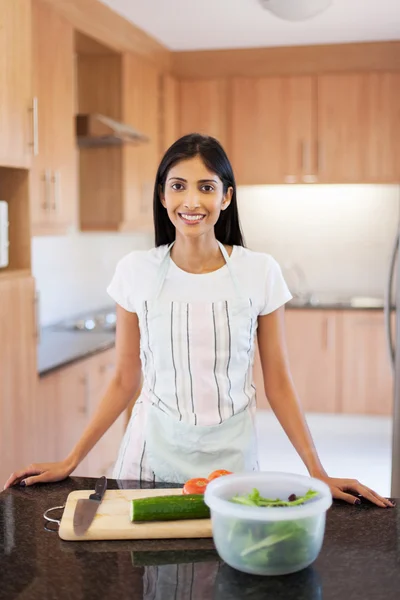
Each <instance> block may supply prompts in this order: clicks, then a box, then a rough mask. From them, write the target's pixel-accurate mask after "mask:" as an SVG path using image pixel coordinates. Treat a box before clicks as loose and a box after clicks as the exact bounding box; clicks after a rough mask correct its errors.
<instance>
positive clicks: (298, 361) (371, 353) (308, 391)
mask: <svg viewBox="0 0 400 600" xmlns="http://www.w3.org/2000/svg"><path fill="white" fill-rule="evenodd" d="M285 324H286V341H287V347H288V354H289V361H290V369H291V373H292V376H293V380H294V384H295V387H296V390H297V392H298V394H299V397H300V401H301V404H302V407H303V409H304V411H305V412H317V413H345V414H364V415H368V414H369V415H391V413H392V391H393V377H392V373H391V370H390V364H389V358H388V353H387V350H386V340H385V327H384V315H383V311H380V310H376V311H375V310H340V311H334V310H317V309H310V310H306V309H304V310H302V309H296V310H290V309H287V310H286V314H285ZM254 383H255V385H256V388H257V404H258V407H259V408H269V403H268V399H267V398H266V396H265V392H264V381H263V375H262V369H261V363H260V358H259V354H258V351H257V352H256V356H255V361H254Z"/></svg>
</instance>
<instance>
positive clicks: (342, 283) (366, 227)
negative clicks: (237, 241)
mask: <svg viewBox="0 0 400 600" xmlns="http://www.w3.org/2000/svg"><path fill="white" fill-rule="evenodd" d="M238 199H239V210H240V216H241V221H242V226H243V230H244V234H245V238H246V242H247V245H248V246H249V247H250V248H251V249H253V250H259V251H263V252H269V253H270V254H272V255H273V256H274V257H275V258H276V259H277V260H278V262H279V263H280V265H281V266H282V268H283V270H284V272H285V273H286V276H287V280H288V283H289V286H292V289H293V287H294V286H295V285H297V283H298V279H297V278H296V277H295V276H294V275H293V271H290V270H289V265H290V263H293V262H295V263H297V264H298V265H300V266H301V268H302V269H303V271H304V273H305V275H306V279H307V282H308V286H309V288H310V289H311V291H312V292H314V293H317V294H319V296H320V298H321V299H322V298H324V297H331V296H335V297H338V296H344V297H347V296H351V295H363V296H365V295H368V296H377V297H382V296H383V293H384V289H385V285H386V278H387V272H388V266H389V257H390V254H391V250H392V246H393V241H394V236H395V232H396V230H397V227H398V222H399V202H400V187H399V186H395V185H393V186H391V185H381V186H378V185H374V186H372V185H369V186H368V185H353V186H349V185H329V186H328V185H316V186H313V185H305V186H269V187H243V188H240V189H239V193H238Z"/></svg>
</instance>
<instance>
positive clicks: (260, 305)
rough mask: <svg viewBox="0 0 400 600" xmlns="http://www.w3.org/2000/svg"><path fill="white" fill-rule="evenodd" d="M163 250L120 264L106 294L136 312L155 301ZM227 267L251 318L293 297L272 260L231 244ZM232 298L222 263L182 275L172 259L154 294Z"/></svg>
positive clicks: (198, 299) (178, 298)
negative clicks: (250, 308)
mask: <svg viewBox="0 0 400 600" xmlns="http://www.w3.org/2000/svg"><path fill="white" fill-rule="evenodd" d="M166 251H167V246H159V247H158V248H153V249H152V250H148V251H133V252H130V254H127V255H126V256H124V257H123V258H122V259H121V260H120V261H119V263H118V264H117V268H116V271H115V274H114V277H113V279H112V281H111V283H110V285H109V286H108V288H107V292H108V293H109V295H110V296H111V298H112V299H113V300H115V302H117V304H119V305H120V306H122V308H124V309H125V310H127V311H129V312H134V313H137V312H138V311H139V309H140V306H141V305H142V303H143V302H144V301H145V300H149V299H151V298H152V297H154V294H155V289H154V288H155V285H156V281H157V275H158V269H159V267H160V265H161V261H162V259H163V258H164V256H165V253H166ZM230 258H231V266H232V268H233V270H234V273H235V275H236V279H237V281H238V284H239V286H240V287H241V288H242V290H241V291H242V294H243V296H244V297H246V298H251V301H252V306H253V309H254V316H259V315H267V314H268V313H271V312H273V311H274V310H276V309H277V308H279V307H280V306H282V305H283V304H285V303H286V302H288V300H290V299H291V298H292V295H291V293H290V291H289V289H288V287H287V285H286V282H285V280H284V278H283V275H282V271H281V269H280V267H279V265H278V263H277V262H276V260H274V258H272V256H270V255H269V254H264V253H261V252H253V251H252V250H248V249H247V248H243V247H242V246H233V250H232V253H231V257H230ZM236 296H237V293H236V289H235V286H234V283H233V280H232V277H231V275H230V272H229V269H228V267H227V265H226V264H225V265H224V266H223V267H221V268H220V269H217V270H216V271H213V272H212V273H204V274H195V273H187V272H186V271H183V270H182V269H180V268H179V267H178V266H177V265H176V264H175V263H174V262H173V260H172V259H171V260H170V261H169V268H168V272H167V275H166V278H165V281H164V284H163V287H162V290H161V294H160V296H159V299H160V300H165V301H175V302H190V303H192V302H218V301H219V300H229V299H231V298H235V297H236Z"/></svg>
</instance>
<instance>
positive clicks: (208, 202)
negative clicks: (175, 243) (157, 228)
mask: <svg viewBox="0 0 400 600" xmlns="http://www.w3.org/2000/svg"><path fill="white" fill-rule="evenodd" d="M232 193H233V189H232V188H228V190H227V192H226V194H224V190H223V184H222V181H221V180H220V178H219V177H218V175H216V174H215V173H214V172H212V171H209V170H208V169H207V167H206V166H205V165H204V163H203V161H202V160H201V158H200V157H199V156H196V157H194V158H191V159H188V160H183V161H181V162H179V163H177V164H176V165H175V166H174V167H172V168H171V169H170V171H169V172H168V175H167V179H166V182H165V189H164V193H162V192H161V194H160V199H161V202H162V205H163V206H164V207H165V208H166V209H167V212H168V216H169V218H170V219H171V221H172V223H173V224H174V226H175V228H176V231H177V234H178V232H179V233H181V234H182V235H184V236H191V237H193V236H195V237H197V236H200V235H204V234H206V233H209V232H211V231H213V230H214V225H215V224H216V222H217V221H218V218H219V215H220V213H221V210H225V209H226V208H228V206H229V204H230V202H231V198H232Z"/></svg>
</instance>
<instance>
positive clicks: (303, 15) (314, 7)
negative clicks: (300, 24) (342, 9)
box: [260, 0, 333, 21]
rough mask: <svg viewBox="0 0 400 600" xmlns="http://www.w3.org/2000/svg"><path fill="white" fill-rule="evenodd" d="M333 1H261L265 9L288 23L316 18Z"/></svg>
mask: <svg viewBox="0 0 400 600" xmlns="http://www.w3.org/2000/svg"><path fill="white" fill-rule="evenodd" d="M332 1H333V0H260V2H261V4H262V5H263V7H264V8H266V9H267V10H269V11H270V12H272V13H273V14H274V15H276V16H277V17H280V18H281V19H285V20H287V21H302V20H304V19H310V18H311V17H315V15H318V14H319V13H321V12H323V11H324V10H326V9H327V8H329V6H330V5H331V4H332Z"/></svg>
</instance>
